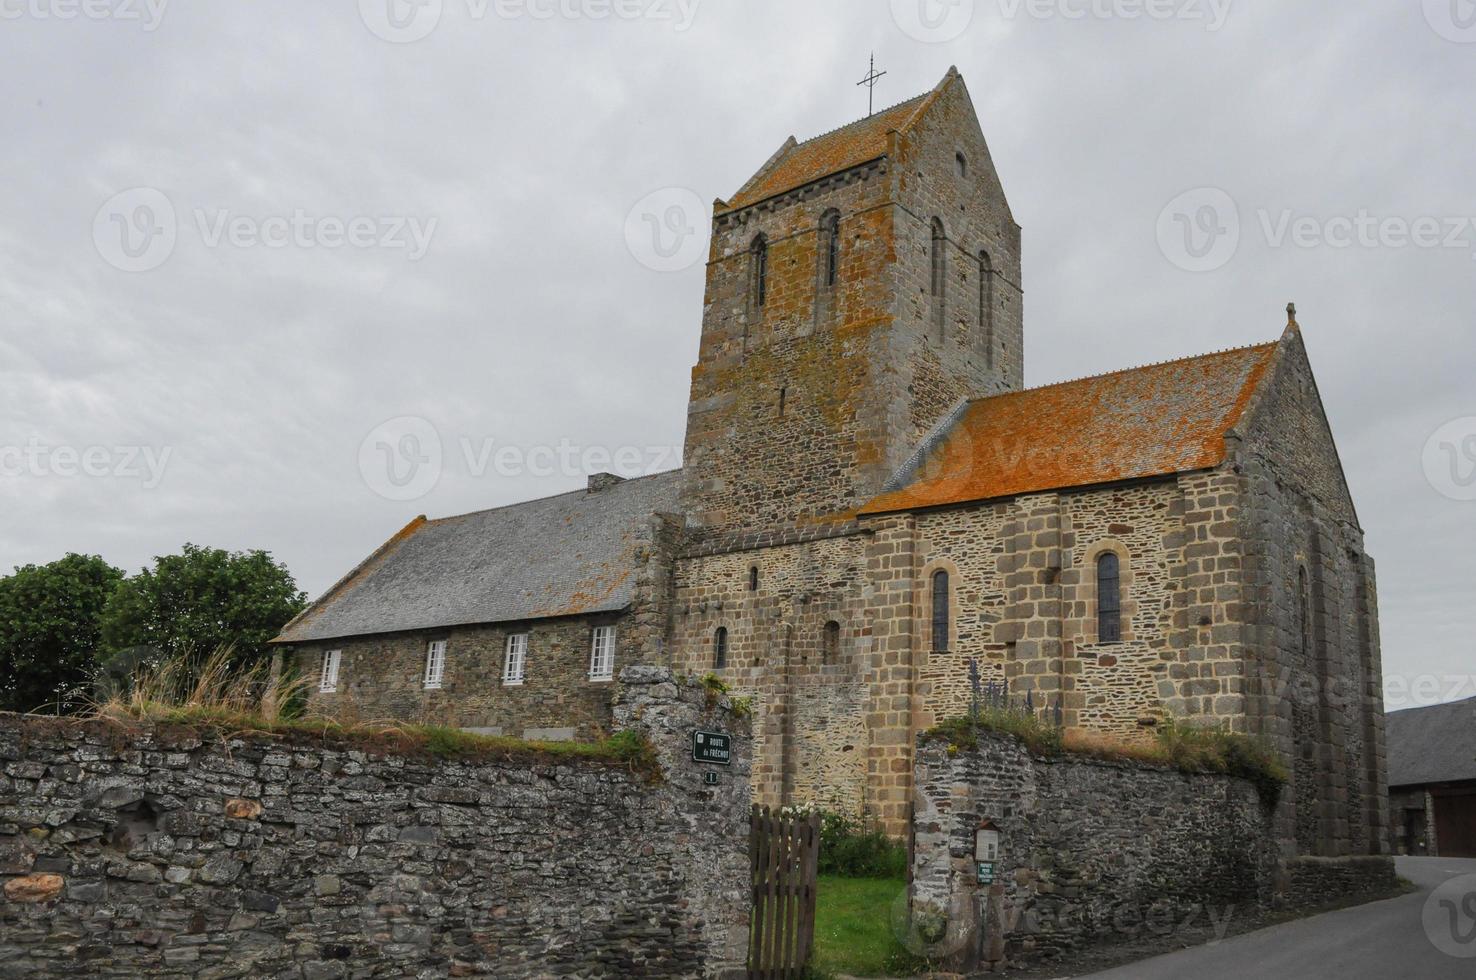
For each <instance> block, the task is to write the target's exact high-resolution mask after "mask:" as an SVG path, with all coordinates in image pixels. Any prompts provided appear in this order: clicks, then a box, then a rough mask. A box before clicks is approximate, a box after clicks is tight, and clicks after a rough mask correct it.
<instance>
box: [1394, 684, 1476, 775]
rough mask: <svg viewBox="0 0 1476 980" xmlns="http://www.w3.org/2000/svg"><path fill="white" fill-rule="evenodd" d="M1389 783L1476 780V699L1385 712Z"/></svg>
mask: <svg viewBox="0 0 1476 980" xmlns="http://www.w3.org/2000/svg"><path fill="white" fill-rule="evenodd" d="M1384 743H1385V745H1386V747H1387V749H1388V753H1389V785H1390V786H1423V785H1427V784H1430V783H1453V782H1459V781H1462V780H1468V779H1470V780H1476V698H1469V699H1467V700H1465V701H1455V702H1452V703H1451V704H1437V705H1432V706H1430V707H1428V708H1410V709H1408V710H1406V711H1393V712H1390V713H1389V714H1387V715H1385V716H1384Z"/></svg>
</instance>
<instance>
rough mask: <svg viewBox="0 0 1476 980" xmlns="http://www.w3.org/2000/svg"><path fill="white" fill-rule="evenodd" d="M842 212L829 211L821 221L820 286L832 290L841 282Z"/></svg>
mask: <svg viewBox="0 0 1476 980" xmlns="http://www.w3.org/2000/svg"><path fill="white" fill-rule="evenodd" d="M840 248H841V240H840V212H839V211H827V212H826V213H825V217H823V218H821V219H820V286H821V288H823V289H831V288H833V287H834V286H835V284H836V283H837V282H838V281H839V280H840Z"/></svg>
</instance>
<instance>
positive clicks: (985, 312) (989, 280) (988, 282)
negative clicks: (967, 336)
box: [979, 251, 994, 367]
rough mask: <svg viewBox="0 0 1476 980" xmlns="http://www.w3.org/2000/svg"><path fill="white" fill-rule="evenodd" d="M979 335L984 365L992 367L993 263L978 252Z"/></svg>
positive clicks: (984, 253) (987, 255)
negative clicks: (982, 341) (982, 345)
mask: <svg viewBox="0 0 1476 980" xmlns="http://www.w3.org/2000/svg"><path fill="white" fill-rule="evenodd" d="M979 335H980V336H981V337H983V338H984V363H985V366H987V367H994V262H993V260H992V259H990V258H989V253H988V252H985V251H980V252H979Z"/></svg>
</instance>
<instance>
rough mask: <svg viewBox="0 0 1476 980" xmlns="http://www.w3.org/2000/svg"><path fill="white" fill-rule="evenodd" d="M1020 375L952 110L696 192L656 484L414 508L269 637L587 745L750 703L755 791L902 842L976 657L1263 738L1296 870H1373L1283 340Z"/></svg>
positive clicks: (937, 106)
mask: <svg viewBox="0 0 1476 980" xmlns="http://www.w3.org/2000/svg"><path fill="white" fill-rule="evenodd" d="M1290 319H1291V322H1290V323H1289V325H1288V326H1287V327H1286V329H1285V332H1284V333H1282V334H1281V336H1280V338H1279V339H1277V340H1274V341H1272V342H1270V343H1266V344H1262V345H1259V346H1255V347H1249V348H1244V349H1240V350H1231V351H1225V352H1221V353H1215V354H1209V355H1206V356H1202V357H1191V358H1187V359H1184V360H1178V361H1172V362H1169V363H1163V364H1155V365H1151V366H1148V367H1140V368H1134V369H1129V370H1122V371H1116V372H1114V373H1110V374H1103V375H1099V376H1096V377H1091V378H1086V379H1083V380H1079V381H1071V382H1066V383H1063V384H1056V385H1050V386H1047V387H1042V388H1025V387H1024V385H1023V379H1024V353H1025V341H1024V319H1023V291H1022V272H1021V267H1020V226H1019V225H1018V224H1017V223H1016V222H1015V219H1014V216H1013V214H1012V213H1011V211H1010V206H1009V204H1008V202H1007V201H1006V198H1005V193H1004V189H1003V187H1002V186H1001V183H1000V178H999V176H998V174H997V173H996V171H995V168H994V165H993V163H992V162H991V159H990V153H989V147H988V145H987V144H986V142H985V139H984V135H983V132H982V130H981V127H980V123H979V120H978V117H977V116H976V114H975V111H974V107H973V104H972V102H971V100H970V97H969V93H968V90H967V88H966V86H965V84H964V81H963V79H962V78H961V77H960V76H959V74H958V73H957V71H955V70H950V71H949V72H948V74H947V75H946V76H945V77H944V78H943V80H942V81H941V82H940V83H939V84H938V86H937V87H936V88H934V89H933V90H932V91H930V92H928V93H926V94H924V95H922V96H920V97H918V98H915V99H912V100H910V101H908V102H904V103H902V104H900V105H897V106H895V107H893V108H890V109H887V110H885V111H881V112H878V113H876V114H874V115H872V116H870V117H868V118H866V119H862V120H860V121H858V122H855V123H852V124H850V125H848V126H844V127H842V128H840V129H837V130H835V131H833V132H830V133H826V134H824V135H822V136H818V137H815V138H814V139H811V140H808V141H806V142H803V143H800V142H797V141H795V140H794V139H793V138H792V137H791V138H790V139H789V140H787V141H786V142H785V143H784V145H783V146H781V147H780V148H779V149H778V151H777V152H775V153H774V154H773V156H771V157H770V158H769V160H768V161H767V162H766V163H764V164H763V166H762V167H761V168H760V169H759V170H758V172H757V173H755V174H754V175H753V177H752V178H751V179H750V180H749V181H748V182H747V183H746V184H745V185H744V186H743V187H742V188H740V189H739V190H738V191H737V193H735V194H733V195H732V197H730V198H729V199H727V200H719V201H717V202H715V204H714V209H713V218H712V245H711V255H710V258H709V262H708V265H707V295H706V302H705V304H704V307H703V318H702V337H701V348H700V354H699V357H698V362H697V365H696V367H695V368H693V371H692V379H691V399H690V402H689V407H688V415H687V434H686V443H685V454H684V467H683V468H682V469H681V470H678V471H674V472H669V473H663V474H659V475H655V476H649V477H644V478H640V479H632V480H620V479H618V478H616V477H613V476H609V475H603V474H602V475H598V476H594V477H591V478H590V481H589V485H588V487H587V489H581V490H579V491H576V492H573V493H567V494H563V495H561V496H556V497H550V498H547V499H543V500H535V501H531V502H528V503H524V504H518V505H514V506H509V507H501V508H497V509H493V510H487V511H482V512H479V513H473V514H466V515H462V516H459V517H448V518H442V519H438V520H427V519H426V518H424V517H420V518H417V519H416V520H414V521H413V522H411V523H410V524H409V525H408V526H407V527H405V528H404V529H403V530H401V531H400V532H399V533H398V534H396V535H395V536H394V537H392V538H391V539H390V540H389V541H388V542H386V543H385V544H384V545H383V546H382V547H381V548H380V549H379V550H378V551H376V552H375V553H374V554H373V555H371V556H369V557H368V558H367V559H366V560H365V561H364V562H363V563H362V564H360V565H359V566H358V567H357V568H355V569H354V570H353V571H351V572H350V573H349V574H348V575H347V576H346V577H345V578H344V579H343V580H342V581H340V582H339V583H338V584H337V585H335V586H334V587H333V588H331V589H330V590H328V592H327V593H326V594H324V595H323V596H322V597H321V598H320V599H319V600H318V601H317V602H316V603H315V604H313V605H312V606H311V607H310V608H309V609H308V610H307V611H306V612H304V613H303V614H302V615H301V616H300V617H298V618H297V619H296V620H294V621H293V622H292V623H291V624H289V625H288V626H287V627H286V628H285V630H284V631H283V633H282V635H281V636H280V637H279V638H278V640H277V643H279V644H281V645H282V647H283V648H284V649H285V650H286V651H289V655H290V656H292V657H294V658H296V662H297V663H298V664H299V665H300V667H301V668H302V669H303V670H304V671H306V672H307V673H308V674H310V675H311V677H312V679H313V695H312V700H313V705H314V707H315V708H316V709H318V710H321V711H324V712H328V713H332V714H335V715H338V716H341V717H352V718H360V719H370V718H386V717H390V718H399V719H410V720H429V721H435V722H438V723H443V724H453V725H457V726H461V727H465V728H468V729H474V730H478V731H483V732H490V733H498V734H507V735H513V736H519V737H529V738H540V739H558V738H580V739H584V738H593V737H597V736H598V735H599V734H600V733H601V732H602V731H603V730H604V729H605V728H606V726H607V725H608V724H609V721H610V710H611V708H610V702H611V698H612V694H613V693H614V688H615V687H616V686H618V684H619V674H620V669H621V668H622V667H624V666H627V665H630V664H636V663H660V664H668V665H671V666H673V667H675V668H676V669H678V670H680V671H689V672H691V673H693V674H707V673H709V672H711V673H714V674H716V675H717V676H718V677H720V678H722V680H723V681H725V682H726V683H727V684H728V685H729V686H730V687H731V688H732V689H733V690H734V691H735V692H737V693H742V694H751V695H753V696H754V698H755V712H756V718H755V732H756V735H757V747H756V752H757V760H756V764H755V787H754V789H755V796H756V799H758V800H760V801H764V802H772V803H778V802H792V801H816V802H819V803H821V804H823V805H825V806H827V807H829V808H834V809H839V810H843V811H846V812H849V813H852V814H856V815H862V816H865V817H866V818H868V819H870V820H873V821H875V822H876V823H877V824H878V825H879V826H882V827H884V828H885V829H887V830H888V831H890V832H892V833H897V834H901V833H904V832H905V829H906V826H907V820H908V814H909V806H910V799H911V787H910V781H911V773H912V752H913V744H914V735H915V734H916V733H917V732H918V731H919V730H920V729H924V728H927V727H929V726H931V725H933V724H935V723H936V722H937V721H939V720H942V719H944V718H947V717H950V716H957V715H960V714H963V713H965V712H966V711H967V710H968V706H969V702H970V695H971V681H970V664H971V663H972V664H974V665H975V668H976V670H977V672H978V674H979V676H980V679H981V681H982V682H983V683H986V684H987V683H999V682H1008V685H1009V689H1010V690H1011V691H1012V692H1014V693H1015V694H1018V695H1025V694H1027V693H1028V694H1029V695H1030V697H1031V698H1032V701H1033V703H1035V704H1043V705H1050V706H1052V708H1053V709H1054V707H1055V706H1057V705H1059V707H1060V714H1061V720H1062V722H1063V724H1064V725H1065V726H1066V727H1067V728H1068V729H1088V730H1094V731H1100V732H1104V733H1110V734H1111V735H1114V736H1122V737H1127V738H1151V737H1152V732H1153V730H1154V729H1155V728H1156V727H1157V726H1159V725H1161V724H1163V723H1164V722H1165V721H1166V720H1167V719H1170V718H1174V719H1181V720H1183V721H1187V722H1195V723H1207V724H1213V725H1220V726H1226V727H1228V728H1230V729H1233V730H1235V731H1239V732H1248V733H1254V734H1261V735H1264V736H1266V737H1268V738H1269V739H1271V740H1272V741H1273V742H1274V744H1275V745H1276V746H1277V747H1278V749H1279V750H1280V751H1281V753H1282V754H1283V756H1284V758H1285V759H1286V762H1287V765H1288V768H1289V769H1290V770H1291V771H1292V772H1293V773H1294V776H1293V779H1292V780H1291V784H1290V785H1289V786H1288V788H1287V791H1286V792H1285V793H1284V794H1283V799H1282V803H1281V807H1280V810H1279V812H1278V815H1277V819H1278V821H1280V826H1279V830H1280V834H1281V837H1282V839H1283V840H1284V841H1285V842H1286V846H1287V848H1288V849H1289V850H1290V849H1293V848H1294V849H1295V850H1296V851H1297V852H1300V853H1304V854H1321V855H1345V854H1368V853H1374V854H1377V853H1383V852H1385V851H1386V848H1387V844H1386V835H1385V825H1386V804H1385V802H1384V801H1385V779H1386V777H1385V771H1384V752H1383V730H1382V725H1383V708H1382V703H1381V685H1380V677H1381V671H1380V664H1379V634H1378V617H1377V600H1376V589H1375V584H1374V569H1373V562H1372V560H1371V559H1370V558H1369V557H1368V555H1367V554H1366V553H1365V551H1364V546H1363V533H1362V531H1361V529H1360V526H1359V521H1358V514H1357V512H1356V510H1355V509H1354V505H1353V501H1352V499H1351V497H1350V495H1349V491H1348V486H1347V483H1346V481H1345V479H1344V476H1343V472H1342V468H1341V465H1340V463H1339V459H1338V453H1337V449H1336V447H1335V445H1334V441H1333V436H1332V432H1331V430H1330V428H1329V424H1328V420H1327V418H1326V416H1325V414H1324V412H1323V408H1322V404H1321V401H1320V399H1319V396H1318V392H1317V386H1316V383H1315V381H1314V379H1313V375H1312V370H1311V367H1310V364H1309V361H1308V356H1307V351H1306V348H1305V347H1304V345H1303V340H1302V337H1301V334H1300V331H1299V328H1298V326H1297V324H1296V320H1295V316H1294V311H1293V316H1292V317H1291V318H1290Z"/></svg>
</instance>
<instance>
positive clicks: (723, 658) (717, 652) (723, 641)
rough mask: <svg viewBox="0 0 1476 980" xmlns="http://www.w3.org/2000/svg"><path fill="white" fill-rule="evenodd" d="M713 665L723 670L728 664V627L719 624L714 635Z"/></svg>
mask: <svg viewBox="0 0 1476 980" xmlns="http://www.w3.org/2000/svg"><path fill="white" fill-rule="evenodd" d="M712 666H713V668H714V669H716V670H722V669H723V668H724V667H726V666H728V628H727V627H726V626H719V627H718V628H717V632H716V633H714V634H713V635H712Z"/></svg>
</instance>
